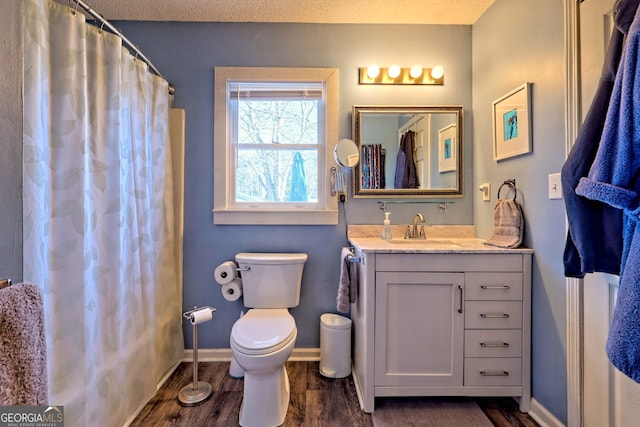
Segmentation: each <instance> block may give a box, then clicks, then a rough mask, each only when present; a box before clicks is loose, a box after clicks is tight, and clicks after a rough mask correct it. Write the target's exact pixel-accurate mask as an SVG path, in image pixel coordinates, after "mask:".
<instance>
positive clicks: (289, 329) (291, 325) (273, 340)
mask: <svg viewBox="0 0 640 427" xmlns="http://www.w3.org/2000/svg"><path fill="white" fill-rule="evenodd" d="M296 335H297V333H296V322H295V320H294V318H293V316H291V314H290V313H289V311H288V310H287V309H257V308H254V309H251V310H249V311H248V312H247V314H245V315H244V316H242V317H241V318H240V319H238V320H237V321H236V322H235V323H234V325H233V328H232V329H231V340H232V344H234V347H236V350H238V351H240V352H242V353H244V354H251V355H259V354H268V353H272V352H274V351H277V350H279V349H281V348H283V347H285V346H286V345H287V344H289V343H290V342H291V340H293V339H295V337H296Z"/></svg>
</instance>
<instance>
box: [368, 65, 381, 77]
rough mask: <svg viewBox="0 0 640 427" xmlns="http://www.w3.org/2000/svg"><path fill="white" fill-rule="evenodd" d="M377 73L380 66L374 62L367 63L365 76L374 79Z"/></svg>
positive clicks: (378, 73)
mask: <svg viewBox="0 0 640 427" xmlns="http://www.w3.org/2000/svg"><path fill="white" fill-rule="evenodd" d="M379 75H380V67H378V66H377V65H375V64H371V65H369V68H367V76H368V77H369V78H370V79H375V78H376V77H378V76H379Z"/></svg>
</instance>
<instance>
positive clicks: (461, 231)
mask: <svg viewBox="0 0 640 427" xmlns="http://www.w3.org/2000/svg"><path fill="white" fill-rule="evenodd" d="M404 227H405V226H392V233H393V236H394V238H393V239H392V240H382V239H381V238H380V235H381V232H382V226H377V225H372V226H357V225H356V226H349V231H348V235H349V242H350V243H351V244H352V245H353V246H355V247H356V248H357V249H359V250H361V251H362V252H376V253H449V254H468V253H502V254H510V253H511V254H513V253H533V250H532V249H529V248H524V247H520V248H516V249H506V248H499V247H497V246H490V245H485V244H484V242H485V240H484V239H478V238H476V237H474V235H475V227H473V226H425V234H426V236H427V238H426V239H425V240H422V239H404V238H403V237H404Z"/></svg>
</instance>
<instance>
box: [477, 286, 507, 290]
mask: <svg viewBox="0 0 640 427" xmlns="http://www.w3.org/2000/svg"><path fill="white" fill-rule="evenodd" d="M480 289H502V290H505V291H508V290H509V289H511V286H509V285H480Z"/></svg>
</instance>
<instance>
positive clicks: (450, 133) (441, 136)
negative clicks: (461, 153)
mask: <svg viewBox="0 0 640 427" xmlns="http://www.w3.org/2000/svg"><path fill="white" fill-rule="evenodd" d="M457 137H458V129H457V126H456V124H455V123H452V124H450V125H449V126H445V127H443V128H442V129H440V130H439V131H438V172H440V173H442V172H449V171H454V170H456V152H457V151H458V150H457V148H456V144H457V143H458V141H457V140H456V139H457Z"/></svg>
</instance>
